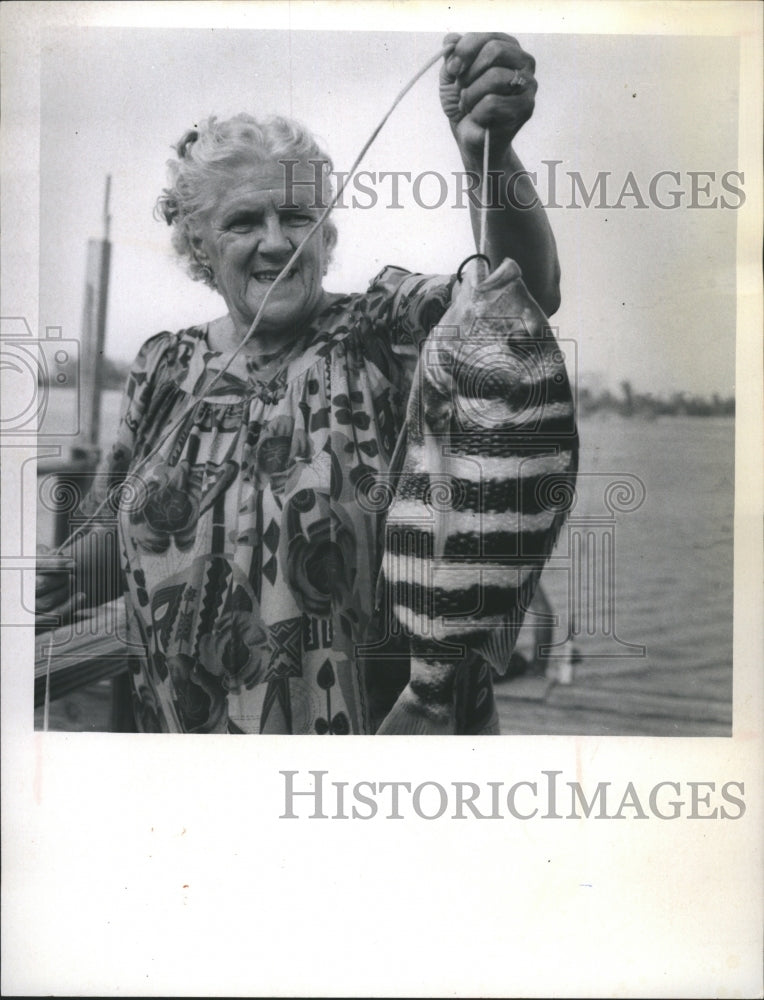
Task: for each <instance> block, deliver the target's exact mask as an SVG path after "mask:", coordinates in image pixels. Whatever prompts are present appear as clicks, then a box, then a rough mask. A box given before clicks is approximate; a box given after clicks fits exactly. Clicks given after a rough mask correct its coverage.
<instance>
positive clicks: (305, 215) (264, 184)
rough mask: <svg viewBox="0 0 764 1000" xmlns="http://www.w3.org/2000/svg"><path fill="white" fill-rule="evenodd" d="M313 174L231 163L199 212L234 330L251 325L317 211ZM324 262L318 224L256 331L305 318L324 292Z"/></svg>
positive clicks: (284, 329) (275, 330) (274, 331)
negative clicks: (210, 202)
mask: <svg viewBox="0 0 764 1000" xmlns="http://www.w3.org/2000/svg"><path fill="white" fill-rule="evenodd" d="M287 171H289V172H290V173H289V174H288V173H287ZM314 178H315V174H314V170H313V167H312V166H310V165H308V164H297V165H296V166H294V167H288V168H287V167H285V166H283V165H282V164H281V163H279V162H271V163H256V162H250V163H240V164H237V165H235V166H233V167H232V168H231V170H230V172H229V173H227V175H226V177H225V182H224V184H223V183H221V185H220V187H219V189H218V191H217V197H216V198H215V200H214V202H213V207H212V208H211V209H210V210H209V211H207V212H206V213H205V214H204V216H203V220H202V222H201V225H200V228H199V230H198V239H199V249H200V250H201V251H202V254H203V255H204V256H206V257H207V259H208V260H209V264H210V266H211V268H212V270H213V272H214V274H215V281H216V283H217V287H218V291H219V292H220V294H221V295H222V296H223V298H224V299H225V301H226V305H227V306H228V311H229V313H230V315H231V319H232V320H233V322H234V325H235V327H236V329H237V332H238V333H240V334H244V333H246V331H247V330H248V329H249V327H250V325H251V323H252V320H253V319H254V317H255V314H256V312H257V310H258V308H259V307H260V304H261V303H262V301H263V298H264V297H265V294H266V292H267V291H268V289H269V288H270V287H271V285H272V284H273V281H274V279H275V278H276V276H277V275H278V273H279V272H280V271H281V269H282V267H283V266H284V264H286V262H287V261H288V260H289V258H290V257H291V256H292V254H293V253H294V251H295V249H296V248H297V246H298V245H299V244H300V243H301V241H302V240H303V239H304V238H305V236H306V234H307V232H308V230H309V228H310V227H311V226H312V225H313V223H314V222H315V221H316V219H317V218H318V216H319V214H320V211H321V197H320V195H321V190H320V187H319V190H318V192H316V189H315V182H314ZM301 181H302V182H303V183H300V182H301ZM320 183H321V175H320V173H319V177H318V184H319V185H320ZM325 265H326V248H325V242H324V233H323V227H322V229H320V230H319V231H318V232H316V233H315V235H314V236H312V237H311V239H310V240H309V241H308V243H307V245H306V246H305V249H304V250H303V251H302V254H301V255H300V257H299V258H298V260H297V261H296V263H295V264H294V266H293V267H292V268H291V269H290V271H289V272H288V274H287V275H286V276H285V277H284V278H282V280H281V281H280V282H279V284H278V286H277V287H276V288H275V289H274V291H273V294H272V295H271V296H270V298H269V299H268V305H267V306H266V309H265V312H264V313H263V316H262V317H261V320H260V323H259V324H258V333H257V334H256V335H255V336H256V337H257V336H258V334H269V335H271V336H274V335H275V336H276V337H278V336H279V335H280V334H289V332H290V331H291V330H292V329H293V328H294V327H295V326H297V325H298V324H301V323H303V322H304V321H305V320H306V319H308V318H309V317H310V315H311V314H312V313H313V311H314V310H315V308H316V306H317V305H318V303H319V301H320V300H321V297H322V295H323V289H322V281H323V276H324V271H325V269H326V267H325Z"/></svg>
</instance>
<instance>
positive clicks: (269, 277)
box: [250, 267, 297, 285]
mask: <svg viewBox="0 0 764 1000" xmlns="http://www.w3.org/2000/svg"><path fill="white" fill-rule="evenodd" d="M282 270H283V268H280V267H277V268H272V267H268V268H266V267H264V268H260V269H259V270H257V271H252V273H251V274H250V277H251V278H252V280H253V281H257V282H258V284H261V285H272V284H273V282H274V281H275V280H276V278H278V276H279V275H280V274H281V272H282ZM296 274H297V270H296V269H295V268H291V269H290V270H289V271H287V272H286V274H285V275H284V277H283V278H282V279H281V280H282V281H288V280H289V279H290V278H293V277H294V276H295V275H296Z"/></svg>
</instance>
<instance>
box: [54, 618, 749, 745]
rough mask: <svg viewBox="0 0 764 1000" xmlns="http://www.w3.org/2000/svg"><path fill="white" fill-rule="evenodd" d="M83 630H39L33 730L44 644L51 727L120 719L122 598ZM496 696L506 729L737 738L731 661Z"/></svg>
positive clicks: (525, 681) (520, 685)
mask: <svg viewBox="0 0 764 1000" xmlns="http://www.w3.org/2000/svg"><path fill="white" fill-rule="evenodd" d="M95 620H96V619H92V620H90V621H89V622H88V623H86V624H85V625H83V626H82V627H80V629H79V632H75V631H71V630H65V629H64V630H59V631H57V632H53V633H43V634H41V635H39V636H38V637H37V640H36V649H35V728H36V729H42V725H43V701H44V693H45V678H46V673H47V661H48V655H47V653H48V648H49V645H50V642H51V639H52V640H53V644H54V650H56V653H55V655H54V656H52V657H51V675H50V690H51V703H50V714H49V722H48V727H49V729H50V730H51V731H66V732H108V731H110V730H111V729H112V727H113V724H114V714H113V711H114V705H113V699H112V683H113V679H114V678H118V677H120V676H122V675H124V673H125V670H126V661H125V647H124V644H123V642H122V639H123V637H124V611H123V610H122V607H121V602H115V604H114V605H105V606H104V607H102V608H100V609H97V622H98V628H95V630H94V626H93V621H95ZM495 689H496V701H497V705H498V709H499V717H500V720H501V731H502V733H503V734H504V735H515V734H516V735H528V736H545V735H547V736H548V735H560V736H564V735H567V736H731V735H732V671H731V670H730V669H729V667H714V668H698V669H694V670H689V669H686V668H684V669H681V670H680V669H671V667H665V668H647V667H644V666H642V667H641V668H640V669H635V670H634V671H631V672H627V673H623V672H620V673H613V674H610V675H609V674H608V673H607V672H606V670H601V671H600V672H598V673H596V674H593V673H589V674H587V673H586V672H585V671H579V673H578V674H577V676H575V677H574V680H573V683H571V684H560V683H557V682H555V681H552V680H550V679H548V678H546V677H544V676H522V677H516V678H513V679H511V680H502V681H498V682H497V684H496V688H495Z"/></svg>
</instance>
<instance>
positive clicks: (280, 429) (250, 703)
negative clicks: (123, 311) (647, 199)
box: [38, 34, 558, 734]
mask: <svg viewBox="0 0 764 1000" xmlns="http://www.w3.org/2000/svg"><path fill="white" fill-rule="evenodd" d="M445 41H446V44H447V45H449V46H450V50H449V52H448V53H447V55H446V57H445V59H444V64H443V66H442V69H441V72H440V97H441V103H442V107H443V110H444V112H445V114H446V116H447V118H448V120H449V122H450V126H451V129H452V132H453V134H454V137H455V139H456V142H457V145H458V147H459V150H460V152H461V155H462V159H463V162H464V165H465V167H466V168H467V169H468V170H471V171H474V172H475V173H477V174H479V173H480V171H481V169H482V151H483V138H484V134H485V130H486V128H489V127H490V131H491V146H490V149H491V162H490V168H491V169H492V170H497V171H500V172H502V173H503V174H504V175H514V174H516V173H517V172H518V171H521V170H522V167H521V164H520V163H519V161H518V159H517V157H516V156H515V154H514V152H513V150H512V146H511V142H512V139H513V137H514V135H515V133H516V132H517V131H518V129H519V128H520V127H521V126H522V125H523V123H524V122H525V121H526V120H527V119H528V118H529V117H530V115H531V113H532V110H533V100H534V93H535V89H536V84H535V80H534V78H533V66H534V63H533V60H532V58H531V57H530V56H529V55H527V54H526V53H525V52H523V50H522V49H521V48H520V46H519V45H518V43H517V42H516V41H515V40H514V39H512V38H509V37H508V36H506V35H474V34H470V35H464V36H448V37H447V38H446V40H445ZM286 161H291V162H290V166H289V170H288V171H287V170H286V169H285V163H286ZM295 161H296V163H295ZM315 161H320V162H321V163H322V164H324V165H325V170H324V177H325V178H326V177H327V176H328V173H329V171H330V170H331V161H330V159H329V157H328V156H327V154H326V153H325V152H324V151H323V150H322V149H320V148H319V146H318V145H317V144H316V142H315V140H314V139H313V138H312V136H311V135H310V134H309V133H308V132H307V130H306V129H304V128H303V127H301V126H300V125H298V124H297V123H295V122H293V121H289V120H287V119H284V118H278V117H277V118H269V119H264V120H258V119H255V118H252V117H250V116H249V115H244V114H242V115H238V116H236V117H234V118H232V119H230V120H228V121H218V120H216V119H215V118H210V119H208V120H207V121H205V122H203V123H201V124H200V125H199V126H198V127H196V128H194V129H193V130H192V131H190V132H188V133H186V135H185V136H184V137H183V138H182V139H181V141H180V142H179V143H178V145H177V158H176V159H175V160H173V161H172V162H171V163H170V165H169V166H170V186H169V187H168V188H167V189H165V191H164V192H163V194H162V195H161V197H160V198H159V200H158V205H157V208H158V212H159V214H160V215H161V216H162V217H163V218H164V219H165V220H166V221H167V223H169V225H170V226H171V227H172V231H173V236H172V238H173V244H174V246H175V248H176V250H177V251H178V253H179V254H180V255H181V257H182V258H183V259H184V260H185V262H186V265H187V268H188V271H189V274H190V275H191V277H192V278H193V279H195V280H201V281H204V282H205V283H206V284H208V285H209V286H210V287H211V288H213V289H215V290H216V291H217V292H218V293H219V294H220V295H221V297H222V298H223V300H224V302H225V306H226V312H225V313H224V314H223V315H222V316H220V317H219V318H217V319H213V320H211V321H209V322H203V323H200V324H199V325H197V326H193V327H190V328H188V329H185V330H181V331H179V332H162V333H159V334H157V335H156V336H154V337H152V338H151V339H150V340H148V341H147V342H146V343H145V344H144V345H143V347H142V348H141V350H140V352H139V354H138V357H137V360H136V362H135V365H134V367H133V369H132V372H131V374H130V377H129V380H128V383H127V387H126V390H125V396H124V402H123V411H122V418H121V423H120V428H119V433H118V437H117V441H116V442H115V443H114V446H113V448H112V449H111V453H110V454H109V456H108V458H107V461H106V467H105V469H104V470H103V471H104V472H106V474H107V475H106V477H103V476H102V477H99V480H100V482H102V483H105V482H107V481H108V483H109V484H110V485H112V486H113V485H115V484H119V483H121V482H126V483H127V485H128V486H129V489H123V491H122V495H121V501H120V507H119V510H118V512H117V518H116V520H117V522H118V533H119V551H120V553H121V560H122V566H121V569H122V577H123V580H122V583H123V587H124V594H125V601H126V604H127V610H128V624H129V636H130V640H131V643H132V644H133V645H132V655H131V657H130V672H131V683H132V690H133V706H134V712H135V719H136V722H137V726H138V729H139V730H141V731H164V732H167V731H169V732H192V733H335V734H343V733H370V732H374V731H375V730H376V727H377V725H378V723H379V721H380V718H381V717H382V716H383V715H384V712H385V708H386V705H389V703H390V700H391V699H392V698H394V697H395V689H396V686H398V687H400V685H401V684H402V683H405V679H406V678H405V670H404V671H401V668H400V664H399V665H398V667H397V668H396V666H395V664H393V663H392V662H391V663H389V664H387V668H386V667H385V664H384V663H383V664H382V667H378V669H377V675H379V674H380V672H381V674H382V682H381V683H379V684H375V683H374V680H373V678H370V676H369V674H368V665H367V664H365V661H364V658H363V657H362V656H361V655H359V650H360V649H362V648H363V646H364V643H366V642H368V641H369V637H370V636H371V635H372V634H373V635H379V634H380V623H379V621H378V620H375V607H376V604H375V587H376V584H377V578H378V575H379V569H380V561H381V548H382V537H383V532H384V514H383V513H381V512H380V511H379V510H378V509H376V508H374V506H373V505H372V504H365V503H363V502H362V498H363V490H362V485H361V484H362V483H363V482H364V481H366V482H368V481H369V479H368V477H369V476H372V477H373V476H375V475H377V476H383V475H384V474H385V472H386V471H387V469H388V466H389V462H390V458H391V455H392V452H393V449H394V446H395V443H396V439H397V437H398V434H399V431H400V429H401V426H402V421H403V418H404V414H405V407H406V401H407V396H408V392H409V388H410V378H411V372H410V366H407V364H406V363H405V356H406V353H407V352H406V347H407V345H412V344H413V345H415V344H418V343H420V342H421V341H422V340H423V339H424V338H425V337H426V335H427V333H428V331H429V329H430V328H431V327H432V326H433V324H435V323H436V322H437V321H438V319H439V318H440V316H441V315H442V314H443V312H444V310H445V309H446V307H447V305H448V303H449V300H450V294H451V288H452V285H453V282H454V279H453V278H452V277H426V276H422V275H415V274H409V273H407V272H405V271H403V270H400V269H398V268H395V267H386V268H385V269H384V270H383V271H382V272H381V273H380V274H379V275H377V277H376V278H374V279H373V280H372V282H371V284H370V286H369V289H368V291H367V292H366V293H364V294H352V295H340V294H330V293H328V292H327V291H325V290H324V288H323V278H324V275H325V274H326V271H327V268H328V266H329V262H330V259H331V253H332V249H333V247H334V244H335V241H336V230H335V228H334V226H333V224H332V222H331V218H329V219H328V220H327V221H326V222H325V223H324V225H323V226H321V227H320V229H319V230H318V231H317V232H316V233H315V235H314V236H312V237H311V239H310V240H309V241H308V242H307V244H306V246H305V247H304V250H303V252H302V255H301V256H300V257H299V259H298V260H297V261H296V262H295V263H294V265H293V266H292V267H291V269H290V270H289V272H288V274H287V275H286V276H285V277H284V278H283V280H281V281H280V283H279V284H278V286H277V287H275V288H274V289H273V292H272V294H271V295H270V296H269V298H268V301H267V304H266V306H265V309H264V311H263V312H262V316H261V318H260V321H259V323H258V325H257V327H256V329H255V332H254V335H253V336H252V337H251V338H250V339H248V340H247V341H246V343H245V344H244V346H243V348H242V349H241V350H239V351H238V352H237V348H240V346H241V345H242V341H243V340H244V338H245V337H246V334H247V332H248V330H249V329H250V326H251V324H252V322H253V318H254V317H255V315H256V313H257V312H258V310H259V309H260V307H261V304H262V303H263V300H264V297H265V296H266V293H267V292H268V290H269V289H270V288H271V286H272V285H273V283H274V281H275V279H276V277H277V275H278V274H279V272H280V271H281V270H282V269H283V267H284V265H285V264H286V263H287V262H288V261H289V259H290V257H291V256H292V254H293V252H294V251H295V249H296V247H297V246H298V245H299V243H300V242H301V241H302V239H303V238H304V236H305V235H306V233H307V231H308V229H309V227H310V226H312V225H313V224H314V222H315V221H316V219H317V218H318V216H319V212H320V208H321V205H320V204H319V203H318V202H317V199H316V190H315ZM510 187H511V186H510ZM499 188H500V192H501V196H502V198H503V202H502V210H501V211H491V212H489V213H488V231H487V252H488V254H489V255H490V257H491V258H492V259H493V260H494V261H499V260H501V259H502V258H504V257H511V258H513V259H514V260H516V261H517V262H518V263H519V265H520V267H521V268H522V271H523V275H524V278H525V282H526V284H527V286H528V288H529V289H530V291H531V292H532V294H533V295H534V296H535V298H536V299H537V301H538V302H539V303H540V304H541V306H542V308H544V309H545V311H546V312H547V313H552V312H554V311H555V310H556V308H557V305H558V264H557V258H556V253H555V246H554V239H553V237H552V234H551V231H550V229H549V226H548V223H547V220H546V217H545V215H544V212H543V209H542V208H541V207H540V206H539V204H538V203H537V202H536V204H535V206H534V207H531V208H528V207H527V206H529V205H531V204H532V203H533V202H534V193H533V189H532V186H531V184H530V181H529V179H528V177H527V175H522V176H520V177H519V181H518V183H517V184H515V186H514V191H513V193H514V196H515V198H516V201H512V200H511V199H509V198H507V197H506V188H507V185H506V184H504V185H500V186H499ZM465 249H466V248H465ZM464 255H466V254H462V256H464ZM455 263H458V261H455ZM235 352H236V353H235ZM409 353H410V351H409ZM232 355H234V356H233V358H232ZM359 490H360V492H359ZM359 497H360V500H359ZM101 499H102V497H101V496H100V495H94V496H93V498H92V499H91V503H92V505H93V508H94V509H95V507H96V506H97V505H98V502H99V501H100V500H101ZM113 530H114V526H110V525H109V524H106V525H103V524H101V525H100V526H99V525H98V524H95V525H94V526H93V527H92V529H91V543H92V540H93V538H98V537H99V533H100V534H101V535H102V536H103V537H104V539H105V538H106V537H107V536H108V534H109V532H111V531H113ZM105 547H106V546H104V548H105ZM88 551H90V552H92V551H93V546H92V544H91V545H90V548H89V549H88ZM84 552H85V546H83V545H82V544H81V543H80V544H78V545H74V546H73V547H72V550H71V554H72V555H73V556H74V558H75V560H77V561H78V563H79V567H78V568H79V572H78V574H77V576H78V580H79V582H78V583H77V585H76V588H75V589H76V590H77V591H78V598H77V600H78V601H80V602H81V600H82V598H81V597H80V596H79V592H80V591H83V592H85V594H87V590H88V582H87V581H88V578H90V579H92V578H93V569H92V567H88V566H85V565H84V563H85V562H86V557H85V555H84ZM100 580H101V582H100V583H99V587H100V588H101V592H100V593H99V594H98V595H94V594H92V593H91V594H90V595H89V597H85V598H84V599H85V600H90V601H91V602H93V601H95V600H96V597H97V598H98V599H100V600H103V599H104V598H105V597H108V596H109V594H108V593H106V591H105V589H104V584H103V577H101V578H100ZM90 586H91V587H92V584H91V585H90ZM60 587H61V581H60V579H57V578H56V577H55V576H54V575H48V576H46V577H43V578H42V579H41V581H40V585H39V591H38V608H39V609H40V610H50V608H51V606H55V605H58V607H59V610H62V611H63V610H65V607H64V606H62V605H61V603H60V601H61V596H62V594H61V589H60ZM66 607H68V608H71V607H72V602H69V604H68V605H66ZM383 630H384V629H383ZM404 662H405V655H404ZM489 686H490V680H489ZM468 689H469V686H463V688H461V689H460V691H461V695H460V697H462V699H467V700H469V698H470V695H469V690H468ZM380 692H381V694H380ZM489 693H490V692H489ZM473 700H475V704H474V705H473V704H465V705H463V706H462V708H463V711H462V712H461V715H460V718H461V719H462V723H461V731H465V732H473V733H475V732H489V731H495V710H494V707H493V700H492V697H489V698H485V697H483V698H482V699H480V705H479V706H478V704H477V699H473Z"/></svg>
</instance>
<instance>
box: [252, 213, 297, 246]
mask: <svg viewBox="0 0 764 1000" xmlns="http://www.w3.org/2000/svg"><path fill="white" fill-rule="evenodd" d="M291 248H292V244H291V243H290V242H289V238H288V236H287V234H286V233H285V232H284V229H283V227H282V225H281V219H280V218H279V217H278V215H272V216H269V217H268V219H267V220H266V223H265V227H264V229H263V232H262V236H261V239H260V246H259V247H258V249H259V251H260V253H270V254H278V253H286V252H288V251H289V250H291Z"/></svg>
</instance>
